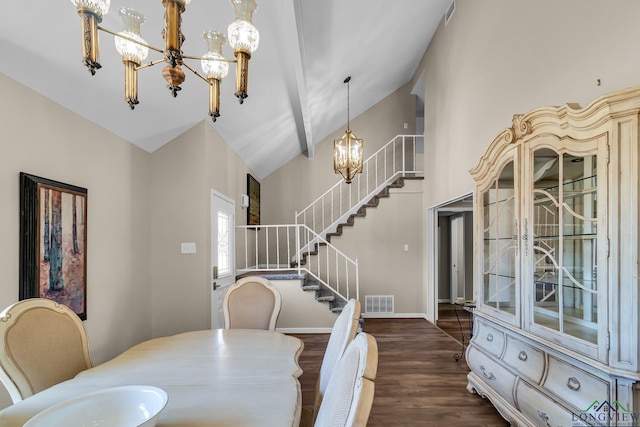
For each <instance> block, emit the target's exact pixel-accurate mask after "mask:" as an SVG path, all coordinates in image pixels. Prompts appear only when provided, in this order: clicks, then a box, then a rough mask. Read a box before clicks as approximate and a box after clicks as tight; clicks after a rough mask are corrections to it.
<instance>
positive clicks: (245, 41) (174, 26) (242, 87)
mask: <svg viewBox="0 0 640 427" xmlns="http://www.w3.org/2000/svg"><path fill="white" fill-rule="evenodd" d="M190 2H191V0H162V5H163V6H164V8H165V15H164V16H165V27H164V29H163V30H162V38H163V39H164V42H165V47H164V49H160V48H157V47H153V46H151V45H149V44H147V42H146V41H145V40H144V39H143V38H142V35H141V34H140V25H141V24H142V23H144V15H142V14H141V13H139V12H138V11H136V10H134V9H131V8H129V7H126V6H123V7H121V8H120V9H118V14H119V15H120V17H121V18H122V21H123V23H124V29H123V30H122V31H120V32H114V31H111V30H108V29H106V28H103V27H101V26H100V25H99V24H100V23H101V22H102V17H103V16H104V15H106V14H107V12H108V11H109V6H110V3H111V0H71V3H73V4H74V5H75V6H76V8H77V10H78V15H79V16H80V19H81V22H82V57H83V59H82V63H83V64H84V65H85V66H86V67H87V68H88V69H89V72H90V73H91V75H94V74H95V73H96V70H98V69H100V68H101V65H100V59H99V48H98V30H102V31H105V32H107V33H109V34H112V35H114V36H115V44H116V49H117V51H118V53H119V54H120V55H122V62H123V64H124V67H125V100H126V101H127V103H128V104H129V107H130V108H131V109H132V110H133V109H134V108H135V106H136V105H137V104H138V103H139V101H138V75H137V74H138V70H140V69H143V68H147V67H151V66H153V65H156V64H159V63H162V62H164V63H166V65H165V67H164V68H163V69H162V75H163V76H164V78H165V79H166V81H167V83H168V84H167V88H168V89H169V91H170V92H171V94H172V95H173V96H174V97H176V96H177V95H178V91H180V90H181V87H180V85H181V84H182V83H183V82H184V80H185V73H184V71H182V67H184V68H186V69H188V70H190V71H192V72H193V73H194V74H196V75H197V76H198V77H200V78H201V79H202V80H204V81H205V82H207V83H208V84H209V116H211V119H212V120H213V121H214V122H215V121H216V119H217V118H218V117H219V116H220V82H221V80H222V79H223V78H224V77H225V76H226V75H227V73H228V71H229V62H236V63H237V64H236V92H235V95H236V97H237V98H238V100H239V101H240V103H241V104H242V103H243V102H244V99H245V98H246V97H247V83H248V75H249V59H251V54H252V53H253V52H255V50H256V49H257V48H258V44H259V42H260V34H259V33H258V30H257V29H256V27H255V26H254V25H253V23H252V17H253V12H255V10H256V7H257V4H256V0H231V5H232V6H233V8H234V10H235V16H236V19H235V21H233V22H232V23H231V24H229V27H228V29H227V34H228V37H229V44H230V45H231V47H232V48H233V51H234V56H235V57H236V59H226V58H225V57H224V56H223V55H222V46H223V45H224V43H225V42H226V41H227V39H226V37H225V36H224V34H222V33H220V32H217V31H212V30H208V31H205V32H204V35H203V39H204V41H205V43H206V44H207V53H205V54H204V55H202V56H188V55H184V54H183V52H182V43H183V42H184V39H185V38H184V35H183V34H182V31H181V29H180V25H181V22H182V13H183V12H184V11H185V9H186V6H187V5H188V4H189V3H190ZM149 49H151V50H153V51H156V52H159V53H161V54H162V55H163V58H162V59H159V60H155V61H151V62H149V63H147V64H144V65H142V61H144V60H145V59H146V58H147V55H148V53H149ZM185 59H191V60H199V61H200V63H201V67H202V72H203V73H204V75H201V74H200V73H198V72H197V71H196V70H194V69H193V68H191V67H190V66H189V65H188V64H187V63H186V62H185Z"/></svg>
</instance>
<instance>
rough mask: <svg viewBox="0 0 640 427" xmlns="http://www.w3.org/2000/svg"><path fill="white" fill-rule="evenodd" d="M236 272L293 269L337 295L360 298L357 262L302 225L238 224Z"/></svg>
mask: <svg viewBox="0 0 640 427" xmlns="http://www.w3.org/2000/svg"><path fill="white" fill-rule="evenodd" d="M236 229H237V236H236V246H237V247H238V249H239V250H238V253H239V254H241V256H240V257H239V258H238V259H237V260H236V264H237V265H236V273H237V274H244V273H248V272H257V271H259V272H261V273H263V272H274V273H275V272H289V273H291V272H294V274H297V275H298V276H300V277H302V276H304V275H305V274H308V275H309V276H311V277H313V278H314V279H315V280H316V281H318V282H320V283H321V284H322V285H324V286H325V287H326V288H327V289H329V290H331V291H332V292H333V293H334V294H335V295H336V296H338V297H340V298H342V299H343V300H344V301H348V300H349V298H356V299H360V285H359V279H358V262H357V261H355V260H352V259H351V258H349V257H348V256H346V255H345V254H344V253H342V252H341V251H340V250H338V249H337V248H336V247H335V246H333V245H331V244H330V243H329V242H327V241H326V240H325V239H324V238H322V237H321V236H319V235H318V234H316V233H314V232H313V230H311V229H310V228H309V227H307V226H305V225H303V224H285V225H260V226H259V227H256V226H253V225H252V226H238V227H236Z"/></svg>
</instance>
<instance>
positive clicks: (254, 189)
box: [247, 174, 260, 225]
mask: <svg viewBox="0 0 640 427" xmlns="http://www.w3.org/2000/svg"><path fill="white" fill-rule="evenodd" d="M247 195H248V196H249V206H248V207H247V225H260V183H259V182H258V181H257V180H256V179H255V178H254V177H252V176H251V174H247Z"/></svg>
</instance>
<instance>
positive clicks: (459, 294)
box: [451, 215, 464, 303]
mask: <svg viewBox="0 0 640 427" xmlns="http://www.w3.org/2000/svg"><path fill="white" fill-rule="evenodd" d="M457 298H464V217H463V216H462V215H460V216H454V217H451V303H453V302H454V301H455V300H456V299H457Z"/></svg>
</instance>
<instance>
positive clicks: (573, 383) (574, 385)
mask: <svg viewBox="0 0 640 427" xmlns="http://www.w3.org/2000/svg"><path fill="white" fill-rule="evenodd" d="M567 387H568V388H569V390H573V391H578V390H580V381H578V379H577V378H576V377H570V378H569V379H568V380H567Z"/></svg>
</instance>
